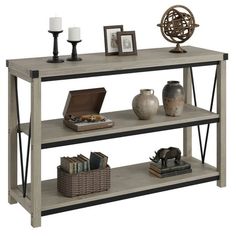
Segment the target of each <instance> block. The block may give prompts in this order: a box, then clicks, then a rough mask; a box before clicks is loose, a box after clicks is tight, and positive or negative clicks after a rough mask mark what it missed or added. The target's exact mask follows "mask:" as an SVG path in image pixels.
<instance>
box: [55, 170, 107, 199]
mask: <svg viewBox="0 0 236 236" xmlns="http://www.w3.org/2000/svg"><path fill="white" fill-rule="evenodd" d="M110 186H111V180H110V167H109V166H107V167H106V168H104V169H96V170H91V171H84V172H81V173H79V174H69V173H67V172H66V171H64V170H63V169H62V168H61V167H60V166H58V167H57V189H58V191H59V192H60V193H62V194H63V195H64V196H66V197H75V196H79V195H85V194H89V193H95V192H101V191H106V190H108V189H109V188H110Z"/></svg>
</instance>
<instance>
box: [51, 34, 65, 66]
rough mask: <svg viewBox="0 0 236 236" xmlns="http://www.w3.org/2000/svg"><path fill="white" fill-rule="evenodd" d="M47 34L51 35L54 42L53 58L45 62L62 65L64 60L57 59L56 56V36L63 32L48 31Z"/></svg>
mask: <svg viewBox="0 0 236 236" xmlns="http://www.w3.org/2000/svg"><path fill="white" fill-rule="evenodd" d="M48 32H49V33H51V34H52V35H53V38H54V41H53V57H52V59H49V60H47V62H48V63H62V62H64V60H62V59H59V56H58V43H57V38H58V35H59V34H60V33H62V32H63V30H61V31H51V30H49V31H48Z"/></svg>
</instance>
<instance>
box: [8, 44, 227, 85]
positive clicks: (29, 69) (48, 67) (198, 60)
mask: <svg viewBox="0 0 236 236" xmlns="http://www.w3.org/2000/svg"><path fill="white" fill-rule="evenodd" d="M183 48H185V49H186V50H187V53H182V54H178V53H177V54H176V53H169V50H170V49H171V48H154V49H143V50H138V55H133V56H116V55H115V56H105V53H91V54H82V55H80V57H81V58H82V61H79V62H70V61H66V60H65V62H64V63H55V64H53V63H47V60H48V59H49V57H38V58H27V59H15V60H8V61H7V66H8V67H9V69H10V73H11V74H13V75H15V76H17V77H20V78H23V79H26V80H28V81H31V79H32V78H39V77H40V78H41V79H42V81H54V80H63V79H72V78H83V77H92V76H100V75H101V76H102V75H112V74H125V73H133V72H145V71H154V70H163V69H174V68H183V67H187V66H202V65H211V64H217V63H218V62H219V61H222V60H227V58H228V54H226V53H221V52H216V51H211V50H207V49H202V48H197V47H191V46H186V47H183ZM67 57H69V56H61V58H63V59H66V58H67Z"/></svg>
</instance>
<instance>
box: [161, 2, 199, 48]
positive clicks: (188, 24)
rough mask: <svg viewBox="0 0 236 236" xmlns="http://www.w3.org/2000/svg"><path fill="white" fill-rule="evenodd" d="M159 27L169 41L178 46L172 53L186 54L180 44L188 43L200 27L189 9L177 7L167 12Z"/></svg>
mask: <svg viewBox="0 0 236 236" xmlns="http://www.w3.org/2000/svg"><path fill="white" fill-rule="evenodd" d="M157 26H159V27H160V28H161V33H162V35H163V37H164V38H165V39H166V40H167V41H169V42H171V43H176V44H177V45H176V47H175V48H174V49H172V50H170V52H173V53H185V52H187V51H186V50H184V49H183V48H181V47H180V43H183V42H185V41H187V40H188V39H189V38H190V37H191V36H192V34H193V32H194V30H195V28H196V27H198V26H199V25H198V24H196V23H195V19H194V16H193V13H192V12H191V11H190V10H189V9H188V8H187V7H185V6H182V5H175V6H172V7H170V8H169V9H167V10H166V12H165V13H164V15H163V16H162V19H161V23H160V24H158V25H157Z"/></svg>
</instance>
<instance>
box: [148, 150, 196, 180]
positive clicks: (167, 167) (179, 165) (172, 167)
mask: <svg viewBox="0 0 236 236" xmlns="http://www.w3.org/2000/svg"><path fill="white" fill-rule="evenodd" d="M150 160H151V161H152V162H151V163H150V167H149V172H150V173H151V174H153V175H155V176H157V177H159V178H163V177H169V176H174V175H180V174H186V173H191V172H192V169H191V165H190V164H189V163H187V162H186V161H183V160H181V151H180V150H179V149H178V148H175V147H169V148H161V149H159V150H158V151H157V152H155V156H154V157H153V158H150ZM160 160H161V162H160Z"/></svg>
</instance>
